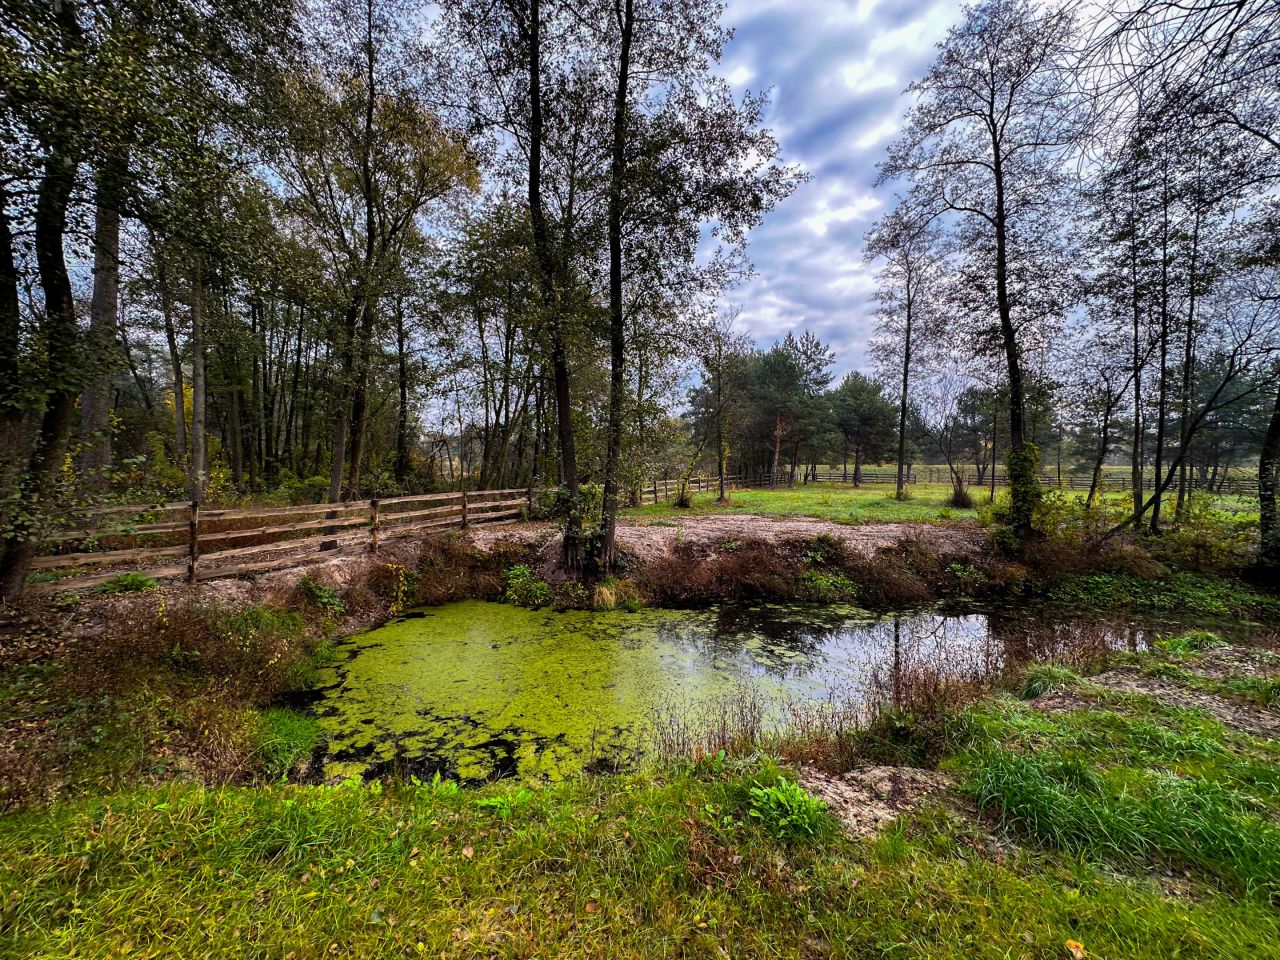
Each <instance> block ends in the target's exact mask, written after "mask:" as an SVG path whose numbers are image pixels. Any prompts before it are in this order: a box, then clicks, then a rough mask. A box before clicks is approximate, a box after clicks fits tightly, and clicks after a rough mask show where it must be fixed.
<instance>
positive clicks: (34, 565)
mask: <svg viewBox="0 0 1280 960" xmlns="http://www.w3.org/2000/svg"><path fill="white" fill-rule="evenodd" d="M186 555H187V545H186V544H185V543H183V544H179V545H178V546H176V547H136V548H133V549H130V550H104V551H102V552H100V553H64V554H61V555H57V554H55V555H54V556H51V557H36V559H34V560H32V561H31V569H32V570H60V569H62V568H63V567H92V566H100V565H102V564H104V563H127V562H128V561H130V560H149V559H152V558H155V559H159V558H161V557H185V556H186Z"/></svg>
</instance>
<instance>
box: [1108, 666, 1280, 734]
mask: <svg viewBox="0 0 1280 960" xmlns="http://www.w3.org/2000/svg"><path fill="white" fill-rule="evenodd" d="M1090 680H1091V681H1092V682H1093V683H1096V684H1098V685H1100V686H1103V687H1108V688H1110V689H1112V690H1119V691H1120V692H1122V693H1142V694H1146V695H1147V696H1149V697H1154V698H1155V699H1156V700H1159V701H1160V702H1161V703H1163V704H1166V705H1168V706H1171V707H1182V708H1184V709H1188V710H1203V711H1204V712H1205V713H1208V714H1211V715H1212V716H1214V717H1216V718H1217V719H1218V720H1220V721H1222V723H1223V724H1225V725H1226V726H1228V727H1232V728H1234V729H1236V730H1240V731H1242V732H1244V733H1248V734H1252V735H1253V736H1255V737H1262V738H1263V739H1266V740H1280V713H1277V712H1275V711H1272V710H1267V709H1265V708H1263V707H1258V706H1254V705H1253V704H1249V703H1244V702H1242V701H1239V700H1232V699H1228V698H1227V697H1220V696H1218V695H1217V694H1213V693H1206V692H1205V691H1203V690H1190V689H1188V688H1187V687H1182V686H1179V685H1178V684H1176V683H1170V682H1169V681H1167V680H1160V679H1158V678H1156V677H1146V676H1143V675H1142V674H1140V673H1136V672H1134V671H1132V670H1108V671H1107V672H1106V673H1102V674H1099V675H1098V676H1096V677H1091V678H1090Z"/></svg>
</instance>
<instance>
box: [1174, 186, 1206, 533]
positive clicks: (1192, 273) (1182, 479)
mask: <svg viewBox="0 0 1280 960" xmlns="http://www.w3.org/2000/svg"><path fill="white" fill-rule="evenodd" d="M1199 252H1200V209H1199V206H1198V205H1197V208H1196V215H1195V225H1194V226H1193V227H1192V230H1191V258H1190V264H1189V267H1188V274H1187V327H1186V330H1185V332H1184V335H1183V338H1182V383H1181V385H1180V386H1181V390H1180V393H1179V396H1178V446H1179V447H1180V448H1183V449H1185V448H1186V447H1187V445H1188V444H1189V443H1190V442H1191V434H1190V430H1191V388H1192V386H1193V383H1194V380H1195V329H1196V262H1197V258H1198V255H1199ZM1190 465H1191V457H1190V456H1189V455H1187V456H1184V457H1183V458H1182V466H1181V467H1179V468H1178V501H1177V504H1176V506H1175V507H1174V512H1173V515H1174V517H1175V518H1176V519H1177V520H1179V521H1181V520H1182V515H1183V511H1184V510H1185V509H1186V503H1187V495H1188V491H1187V469H1188V467H1190Z"/></svg>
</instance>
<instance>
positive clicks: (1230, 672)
mask: <svg viewBox="0 0 1280 960" xmlns="http://www.w3.org/2000/svg"><path fill="white" fill-rule="evenodd" d="M1184 666H1185V667H1186V669H1187V670H1189V671H1190V672H1191V673H1194V674H1197V675H1198V676H1201V677H1206V678H1208V679H1210V680H1231V679H1233V678H1236V677H1256V678H1257V679H1259V680H1266V679H1269V678H1271V677H1276V676H1280V654H1277V653H1276V652H1275V651H1274V650H1267V649H1264V648H1261V647H1256V648H1255V647H1222V648H1220V649H1217V650H1208V651H1205V652H1204V653H1201V654H1199V655H1197V656H1196V657H1195V658H1194V659H1192V660H1189V661H1188V662H1187V663H1186V664H1185V665H1184Z"/></svg>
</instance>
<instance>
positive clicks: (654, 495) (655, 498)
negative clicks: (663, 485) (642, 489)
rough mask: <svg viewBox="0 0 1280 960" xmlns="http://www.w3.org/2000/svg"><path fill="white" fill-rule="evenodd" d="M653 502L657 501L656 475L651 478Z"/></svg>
mask: <svg viewBox="0 0 1280 960" xmlns="http://www.w3.org/2000/svg"><path fill="white" fill-rule="evenodd" d="M653 502H654V503H655V504H656V503H657V502H658V478H657V477H654V478H653Z"/></svg>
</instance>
